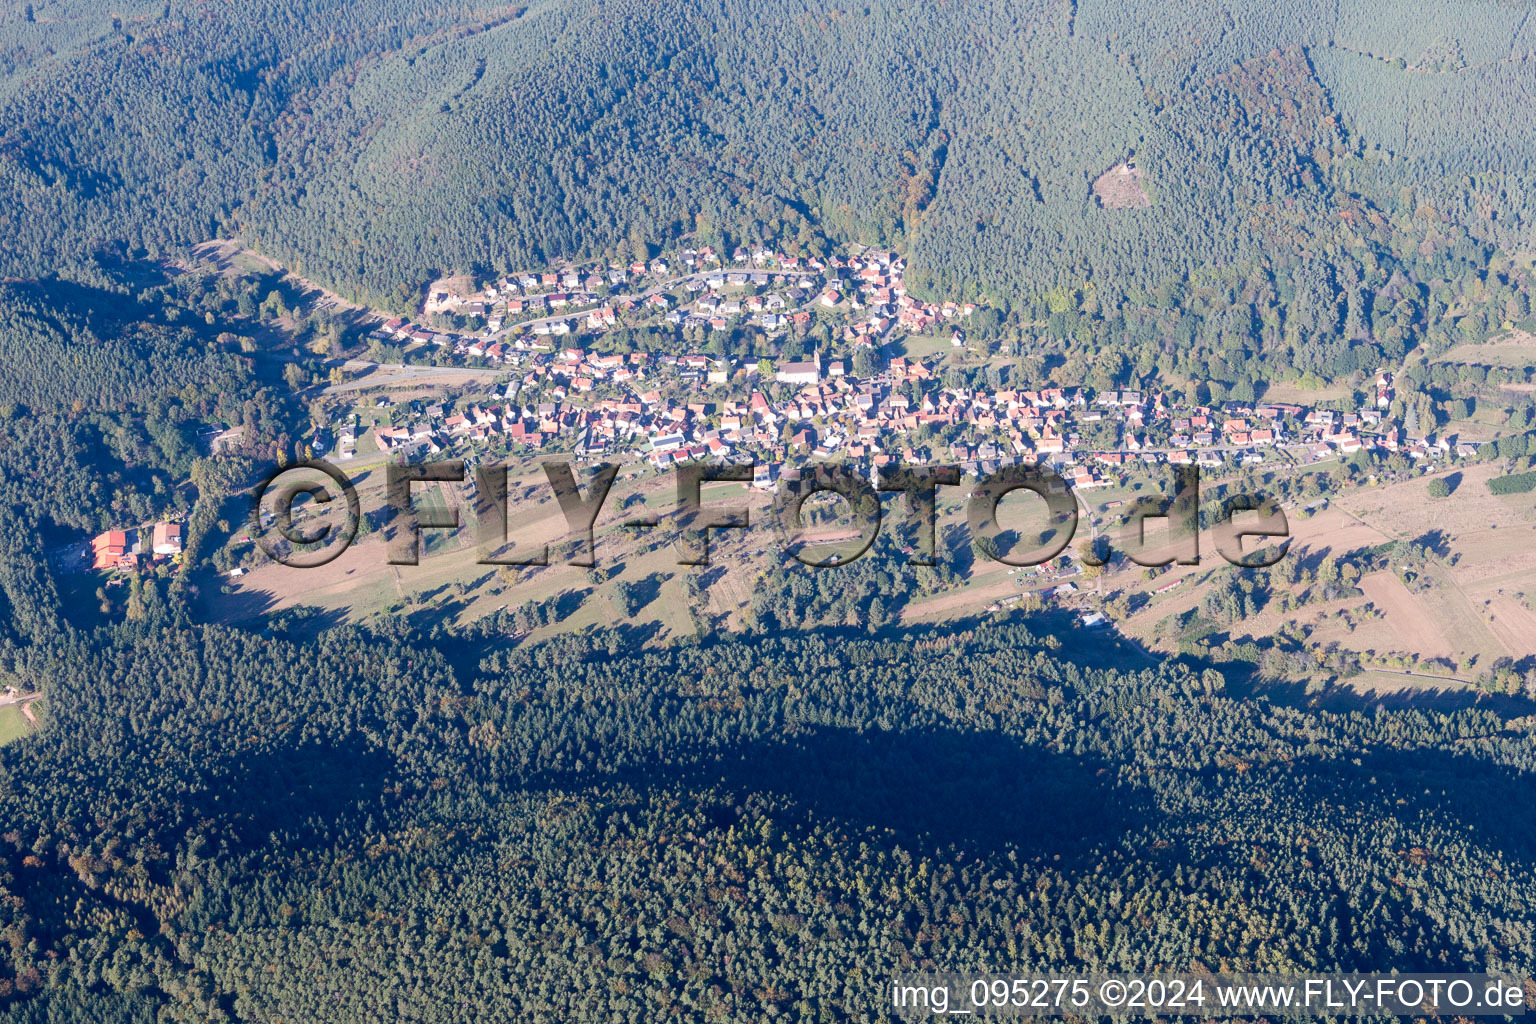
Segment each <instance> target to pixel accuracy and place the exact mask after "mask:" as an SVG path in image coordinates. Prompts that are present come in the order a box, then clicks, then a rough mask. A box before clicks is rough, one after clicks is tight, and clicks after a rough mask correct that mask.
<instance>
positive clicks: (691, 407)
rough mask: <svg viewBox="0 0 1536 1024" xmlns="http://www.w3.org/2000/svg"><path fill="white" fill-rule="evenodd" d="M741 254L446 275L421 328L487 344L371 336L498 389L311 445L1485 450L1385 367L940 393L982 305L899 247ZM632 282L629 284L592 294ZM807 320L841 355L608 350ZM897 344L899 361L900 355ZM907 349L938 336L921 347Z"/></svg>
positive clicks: (973, 456) (393, 325)
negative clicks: (942, 294) (1452, 429)
mask: <svg viewBox="0 0 1536 1024" xmlns="http://www.w3.org/2000/svg"><path fill="white" fill-rule="evenodd" d="M732 259H733V263H732V265H729V266H726V265H722V263H721V259H720V257H719V255H718V254H716V253H715V252H713V251H712V250H710V249H707V248H706V249H702V250H692V249H685V250H683V251H682V252H681V253H680V254H679V255H678V257H677V260H676V262H677V263H678V264H679V265H680V267H681V270H682V272H681V276H677V275H673V276H670V277H669V276H668V275H669V274H672V272H673V267H672V263H671V261H669V260H667V259H663V258H658V259H655V260H652V261H651V262H650V263H640V262H636V263H634V264H631V265H629V266H627V267H620V266H613V267H609V268H606V274H598V273H596V272H590V271H589V272H587V273H582V272H580V271H576V270H566V271H561V272H541V273H525V274H520V275H507V276H504V277H502V278H500V279H499V280H497V281H496V282H494V283H491V284H487V285H485V286H484V287H483V288H482V289H480V290H478V291H469V290H467V289H463V290H459V289H455V288H453V287H451V286H446V287H445V286H442V283H439V285H435V286H434V287H433V288H432V289H431V290H430V291H429V294H428V297H427V301H426V304H425V307H424V310H423V318H424V319H435V320H439V321H441V320H443V319H444V318H447V317H451V318H456V319H457V320H459V321H460V322H463V323H467V324H470V325H483V326H481V328H480V330H479V331H478V332H476V333H470V332H466V331H437V330H431V329H429V328H427V327H423V326H419V325H418V324H416V323H413V322H410V321H407V320H405V319H403V318H399V317H395V318H390V319H388V320H385V321H383V322H382V323H380V324H379V326H378V327H377V328H376V329H375V330H374V331H373V333H372V339H373V340H374V341H375V342H379V343H381V344H387V345H392V346H399V347H400V349H401V350H402V352H403V353H407V354H408V353H410V352H412V351H413V350H421V349H427V348H436V349H438V350H439V351H440V352H441V353H442V354H444V355H449V354H451V357H452V358H453V359H454V360H455V361H456V362H457V363H459V364H461V365H465V366H479V367H488V368H492V369H497V370H501V371H503V373H502V375H500V376H499V377H498V378H497V379H498V381H499V382H501V383H500V386H499V387H498V388H497V389H496V390H495V391H494V392H492V393H489V394H487V395H485V396H483V397H480V398H478V399H476V400H472V401H465V402H461V403H459V404H456V405H455V404H452V403H447V402H441V401H427V402H423V401H417V402H412V403H409V404H408V405H407V406H405V407H403V408H395V407H394V403H393V402H392V400H391V399H389V398H388V397H379V398H377V399H376V403H375V407H376V408H383V409H387V410H389V412H388V414H387V415H386V416H384V417H382V418H381V417H379V416H377V415H374V416H370V417H368V418H369V419H371V420H373V422H372V423H364V422H363V417H361V416H359V415H358V414H357V413H356V412H351V413H349V414H348V415H347V416H346V418H345V420H344V421H343V422H340V423H337V424H335V426H334V430H333V438H334V440H333V441H332V443H326V441H327V440H328V439H326V438H324V437H322V436H320V435H317V437H316V441H317V442H318V446H317V447H315V452H316V454H324V453H330V454H331V456H332V457H335V458H337V459H339V460H342V461H346V460H350V459H353V458H355V457H357V455H358V454H359V451H360V445H361V444H362V443H363V437H364V436H365V435H366V437H367V439H368V443H367V444H366V448H367V449H368V450H372V451H378V452H398V453H400V454H401V455H402V456H424V455H433V454H437V453H439V452H442V451H445V450H448V449H452V448H455V447H458V446H469V447H481V446H486V447H489V448H491V449H504V450H507V451H525V452H537V451H541V450H548V449H555V450H561V451H568V452H571V453H574V454H576V455H580V456H589V457H594V458H604V459H618V460H626V459H641V458H643V459H646V460H648V461H649V462H650V463H652V464H653V465H655V466H656V467H657V468H666V467H667V466H670V465H672V464H675V463H679V462H687V461H691V460H697V459H702V458H714V459H728V460H741V461H747V460H751V461H753V462H755V463H756V464H757V465H758V466H759V469H758V477H757V479H756V480H755V483H757V484H758V485H759V486H765V487H766V486H771V485H772V483H773V480H772V468H771V467H772V466H774V465H775V464H778V463H781V462H783V461H785V460H786V459H787V458H793V457H802V456H803V457H812V458H818V459H832V458H843V457H845V458H849V459H855V460H870V461H872V462H873V463H874V464H875V465H877V466H878V465H879V464H881V463H883V462H886V461H888V460H893V459H899V460H901V461H903V462H906V463H909V464H920V463H924V462H929V461H944V462H948V463H952V464H959V465H960V466H962V467H963V468H964V469H965V470H966V471H967V472H969V473H972V474H973V475H974V474H980V473H986V472H989V471H990V470H991V469H992V468H994V467H995V466H996V465H998V464H1001V463H1005V462H1010V461H1037V462H1050V463H1052V464H1054V465H1055V466H1057V467H1058V468H1059V469H1061V470H1063V471H1064V475H1066V476H1067V477H1068V479H1069V480H1070V481H1071V482H1072V483H1073V484H1074V485H1075V486H1077V487H1079V488H1083V487H1094V486H1099V485H1102V484H1104V483H1105V482H1106V479H1105V474H1107V473H1108V474H1112V473H1114V472H1116V471H1117V470H1121V469H1123V468H1128V467H1130V466H1132V465H1158V464H1172V465H1179V464H1198V465H1201V466H1205V467H1213V468H1214V467H1220V466H1242V465H1260V464H1265V463H1270V462H1274V461H1276V460H1281V459H1282V455H1281V454H1280V453H1282V452H1283V453H1285V454H1286V455H1287V456H1288V457H1289V461H1288V462H1287V463H1286V464H1308V463H1315V462H1320V461H1323V460H1326V459H1329V458H1333V457H1340V456H1343V457H1347V456H1350V455H1353V454H1355V453H1356V452H1361V451H1369V450H1381V451H1384V452H1388V453H1401V454H1402V455H1403V456H1405V457H1406V458H1408V459H1411V460H1421V459H1437V458H1440V457H1442V456H1445V455H1448V454H1456V455H1460V456H1469V455H1472V454H1475V447H1474V446H1472V445H1467V444H1463V445H1459V446H1458V445H1455V444H1454V443H1453V442H1452V441H1451V440H1449V439H1446V438H1433V437H1411V436H1408V435H1407V434H1406V433H1405V431H1404V429H1403V428H1402V427H1401V426H1400V425H1398V424H1396V423H1394V422H1392V421H1391V420H1390V419H1389V410H1390V408H1391V406H1392V400H1393V397H1394V391H1393V374H1392V373H1391V372H1390V371H1386V370H1383V371H1381V372H1380V373H1379V374H1378V375H1377V377H1376V378H1375V380H1374V398H1373V400H1372V401H1370V402H1369V403H1367V404H1366V405H1365V406H1364V407H1362V408H1359V409H1355V410H1341V409H1335V408H1311V407H1308V406H1305V405H1301V404H1296V403H1281V402H1273V403H1244V402H1223V403H1220V404H1214V405H1211V406H1192V407H1185V408H1181V407H1179V406H1177V405H1175V404H1173V402H1172V400H1171V399H1169V398H1168V396H1167V395H1166V394H1165V393H1164V392H1162V391H1158V390H1148V391H1142V390H1105V391H1094V390H1093V389H1091V388H1087V387H1075V388H1065V387H1041V388H1030V387H1028V386H1025V382H1016V381H1010V382H1008V384H1009V385H1010V386H1000V387H997V388H995V389H987V388H974V387H953V386H947V385H946V383H945V380H944V378H943V376H942V370H941V365H940V364H941V362H942V358H941V357H942V356H943V355H944V354H946V352H949V351H956V352H961V351H965V350H967V349H970V348H972V347H973V344H974V343H973V342H972V341H971V340H970V339H969V338H968V337H967V331H966V329H965V326H964V325H965V324H966V322H967V320H968V319H969V318H971V317H972V316H973V315H974V314H975V313H976V312H977V309H978V306H977V305H976V304H973V303H969V302H964V303H962V302H953V301H946V302H924V301H921V300H919V299H916V298H914V297H913V296H911V295H910V294H909V293H908V292H907V289H906V286H905V284H904V283H903V279H902V275H903V270H904V269H905V263H904V261H903V260H902V259H901V258H900V257H899V256H897V255H894V254H892V253H889V252H883V251H871V250H863V251H860V252H858V253H856V254H852V255H849V256H848V257H846V258H836V257H834V258H832V259H830V260H827V261H825V262H824V261H821V260H816V259H809V260H807V259H801V258H799V257H795V256H790V255H786V254H782V253H777V252H774V251H772V250H769V249H767V248H757V249H754V250H752V251H748V250H746V249H739V250H737V251H736V252H735V253H734V254H733V257H732ZM738 264H739V265H738ZM630 285H634V287H633V288H632V289H631V290H632V292H633V294H626V295H623V296H617V297H615V296H613V295H611V294H610V295H609V296H607V297H603V298H600V297H599V296H598V295H597V294H596V290H597V289H605V288H613V287H627V286H630ZM553 289H566V290H559V291H556V290H553ZM580 289H586V290H585V291H583V290H580ZM551 310H561V311H563V312H559V313H556V314H553V315H550V313H549V311H551ZM583 311H584V312H583ZM813 318H814V319H815V321H816V322H817V323H820V324H825V325H827V332H826V333H828V334H830V335H831V336H832V337H833V338H834V339H835V342H834V343H835V345H836V348H837V350H838V351H840V352H845V353H846V355H844V356H843V357H841V358H827V357H824V356H823V353H822V352H821V351H820V349H819V348H814V347H813V351H811V352H810V353H809V354H808V355H807V354H805V353H803V352H800V353H797V354H796V355H795V357H793V358H789V357H786V358H779V359H776V360H769V359H751V358H747V359H740V360H738V359H734V358H732V357H730V356H728V355H725V354H723V353H721V352H719V351H713V352H711V351H708V349H709V346H707V345H706V346H701V347H704V348H705V349H706V351H705V352H699V351H676V352H669V351H661V352H656V351H641V350H630V351H613V350H605V349H607V348H608V346H606V345H605V339H606V336H607V335H609V334H610V333H611V332H612V331H613V330H614V329H615V328H616V327H619V326H620V325H624V326H637V325H643V324H647V323H653V322H656V321H658V320H659V321H660V322H663V323H666V324H670V325H673V326H674V327H678V328H682V329H683V331H684V332H685V333H684V337H685V338H687V337H689V336H690V335H691V336H692V337H693V338H697V337H699V332H704V334H705V335H707V334H709V333H713V332H726V331H730V330H733V329H736V328H737V327H739V326H742V325H750V326H751V327H753V328H756V329H759V330H763V331H767V332H781V333H785V332H789V331H794V330H796V329H799V330H801V331H803V330H804V328H805V327H806V326H807V325H809V324H811V323H812V322H813ZM898 338H900V339H902V342H903V344H902V345H901V346H900V349H901V350H903V351H905V352H906V353H907V354H893V352H892V346H891V344H890V343H891V342H892V341H893V340H895V339H898ZM914 338H922V339H925V340H927V341H928V342H929V344H928V345H926V346H913V345H910V340H911V339H914ZM555 339H561V340H555ZM913 348H918V349H925V350H926V351H923V353H922V354H921V355H917V354H913V352H912V349H913ZM366 384H367V382H366V380H364V381H360V382H359V385H360V386H363V387H366ZM333 390H334V389H333ZM732 394H734V395H735V397H731V396H732Z"/></svg>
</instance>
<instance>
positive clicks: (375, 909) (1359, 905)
mask: <svg viewBox="0 0 1536 1024" xmlns="http://www.w3.org/2000/svg"><path fill="white" fill-rule="evenodd" d="M45 664H46V665H47V668H46V671H47V674H48V678H49V687H50V688H49V701H50V715H51V717H52V718H53V726H52V727H51V728H50V730H49V731H48V733H47V734H46V735H45V736H43V737H40V738H38V739H37V740H33V741H30V742H29V743H28V744H26V745H21V746H13V747H8V748H5V749H4V750H3V752H0V791H3V792H4V793H5V794H6V805H7V815H6V822H5V832H4V835H3V837H0V840H3V841H0V930H3V932H4V934H5V936H6V937H7V938H8V939H9V946H8V949H7V950H6V952H5V960H4V961H3V962H4V966H3V967H0V1006H3V1007H4V1009H3V1010H0V1019H5V1020H16V1021H43V1020H76V1019H84V1018H85V1017H87V1016H90V1017H93V1018H94V1019H102V1018H104V1017H108V1016H110V1017H111V1019H119V1020H131V1019H144V1020H150V1019H156V1020H189V1021H190V1020H276V1019H289V1020H293V1019H306V1020H321V1019H324V1020H333V1021H381V1020H423V1021H426V1020H440V1019H441V1020H447V1019H462V1018H463V1017H464V1016H466V1015H472V1016H474V1017H476V1018H477V1019H485V1020H505V1021H514V1020H517V1021H521V1020H539V1019H548V1020H604V1021H614V1020H635V1021H648V1020H654V1019H656V1016H657V1014H658V1012H660V1013H661V1015H662V1016H667V1017H671V1016H677V1017H678V1018H679V1019H691V1020H743V1019H764V1018H767V1017H772V1016H776V1015H787V1016H788V1017H790V1018H791V1019H798V1020H824V1021H832V1020H865V1019H876V1018H879V1017H880V1016H882V1014H883V1012H884V1008H883V1005H882V997H881V986H882V984H883V982H884V981H885V980H886V979H887V978H888V977H889V976H891V975H892V974H893V973H895V972H898V971H903V970H910V969H913V968H924V967H927V968H933V967H938V968H944V969H954V970H960V969H968V968H974V969H1013V968H1022V967H1025V966H1026V965H1027V966H1029V967H1031V968H1034V969H1044V968H1047V967H1068V966H1088V965H1091V966H1103V967H1116V968H1123V969H1147V968H1151V967H1154V966H1162V967H1167V968H1180V969H1182V968H1188V967H1194V966H1196V965H1201V966H1204V967H1207V968H1211V969H1218V968H1230V969H1236V970H1240V969H1254V970H1274V971H1286V970H1294V969H1300V968H1303V967H1311V968H1329V969H1339V970H1346V971H1347V970H1390V969H1404V970H1407V969H1413V968H1429V967H1433V968H1435V969H1442V970H1443V969H1452V970H1473V969H1482V968H1484V967H1498V968H1504V969H1509V970H1513V971H1516V972H1520V973H1522V974H1528V973H1529V972H1530V971H1531V969H1532V967H1533V964H1532V962H1531V950H1532V948H1533V936H1532V934H1531V922H1532V921H1533V920H1536V907H1533V905H1532V902H1533V898H1536V897H1533V893H1536V884H1533V878H1532V870H1533V856H1536V847H1533V843H1532V840H1533V836H1532V833H1531V829H1530V822H1529V816H1528V815H1524V814H1521V813H1519V812H1518V808H1519V807H1520V806H1522V804H1523V803H1524V801H1525V796H1526V794H1527V793H1528V791H1529V788H1530V773H1531V772H1532V771H1533V769H1536V764H1533V762H1532V755H1531V751H1532V746H1531V743H1530V737H1529V736H1528V735H1521V734H1517V733H1512V732H1510V731H1509V730H1507V729H1506V728H1505V727H1504V725H1503V724H1502V723H1501V722H1500V721H1499V719H1498V718H1497V717H1496V716H1494V715H1492V714H1491V713H1488V712H1485V711H1463V712H1456V713H1451V714H1435V713H1425V712H1422V711H1384V710H1380V709H1377V710H1374V711H1366V710H1363V709H1362V710H1360V711H1356V712H1352V713H1318V712H1305V711H1299V710H1294V709H1291V708H1288V707H1285V706H1283V705H1281V704H1277V703H1269V702H1267V701H1263V700H1259V701H1255V700H1251V699H1248V698H1239V697H1235V696H1234V695H1230V694H1228V693H1227V692H1226V684H1225V681H1224V679H1223V677H1222V676H1221V675H1220V674H1219V673H1217V672H1216V671H1214V670H1205V671H1199V670H1193V669H1190V668H1188V667H1185V666H1182V665H1170V666H1166V667H1164V668H1161V669H1158V670H1148V671H1145V672H1133V673H1116V672H1107V671H1101V670H1092V669H1085V668H1080V667H1077V666H1074V665H1073V664H1072V663H1071V662H1069V661H1065V660H1062V658H1061V657H1060V656H1058V655H1057V654H1055V653H1053V652H1052V651H1049V650H1047V649H1046V646H1044V645H1042V643H1041V642H1040V641H1039V640H1037V639H1035V638H1034V637H1032V636H1031V635H1030V634H1029V633H1027V632H1025V631H1024V630H1023V629H1022V628H1020V627H1018V626H1007V625H994V626H979V627H977V628H975V629H973V630H965V631H959V632H955V631H947V632H945V633H943V634H932V635H922V634H919V635H915V636H906V637H894V636H893V637H890V638H873V639H870V638H850V637H849V636H846V635H832V634H823V633H817V632H801V633H796V634H793V635H785V636H777V637H766V638H758V639H757V640H755V641H753V642H751V643H747V642H742V641H738V640H733V639H719V640H714V641H710V642H706V643H703V644H700V645H685V646H675V647H669V648H666V649H661V650H652V651H637V650H634V649H632V648H631V647H629V646H628V645H627V644H625V643H624V642H623V640H622V638H618V637H607V636H604V635H602V634H597V635H593V636H582V637H571V638H567V639H562V640H559V641H555V642H552V643H549V644H545V645H538V646H533V647H526V648H525V647H517V646H514V645H512V644H511V642H508V641H502V642H496V641H492V642H489V643H485V642H482V643H479V644H477V645H475V646H474V647H473V648H468V649H466V646H465V645H453V646H452V647H443V646H441V645H439V646H438V647H433V646H431V645H428V644H425V643H423V642H422V641H421V639H420V638H415V637H412V636H409V635H404V634H400V633H397V634H388V633H384V634H380V633H373V632H368V631H365V630H361V629H353V628H346V629H334V630H330V631H327V632H324V633H322V634H320V635H319V636H318V638H308V637H300V636H287V635H283V634H282V633H280V632H279V633H278V634H276V635H272V636H255V635H251V634H247V633H243V632H237V631H231V630H227V629H223V628H216V627H188V626H181V627H175V626H173V625H172V624H171V623H170V622H169V621H167V620H165V619H163V618H161V617H159V616H151V617H150V618H149V619H147V620H146V621H144V622H142V623H139V624H130V625H126V626H122V627H117V628H115V629H103V630H100V631H98V632H95V633H91V634H81V635H76V636H72V637H69V638H67V639H60V640H58V641H56V642H54V643H50V644H47V645H43V646H40V647H38V648H36V649H34V650H33V651H32V652H31V653H30V655H29V657H28V658H27V660H26V662H25V668H26V669H27V670H33V669H37V670H41V667H42V666H43V665H45ZM103 678H110V679H111V680H112V685H111V686H109V687H108V686H103V685H101V683H102V680H103ZM1063 807H1076V808H1082V809H1083V813H1080V814H1072V815H1062V814H1061V813H1059V812H1060V809H1061V808H1063ZM659 1008H666V1009H665V1010H660V1009H659ZM157 1014H158V1016H157Z"/></svg>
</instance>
